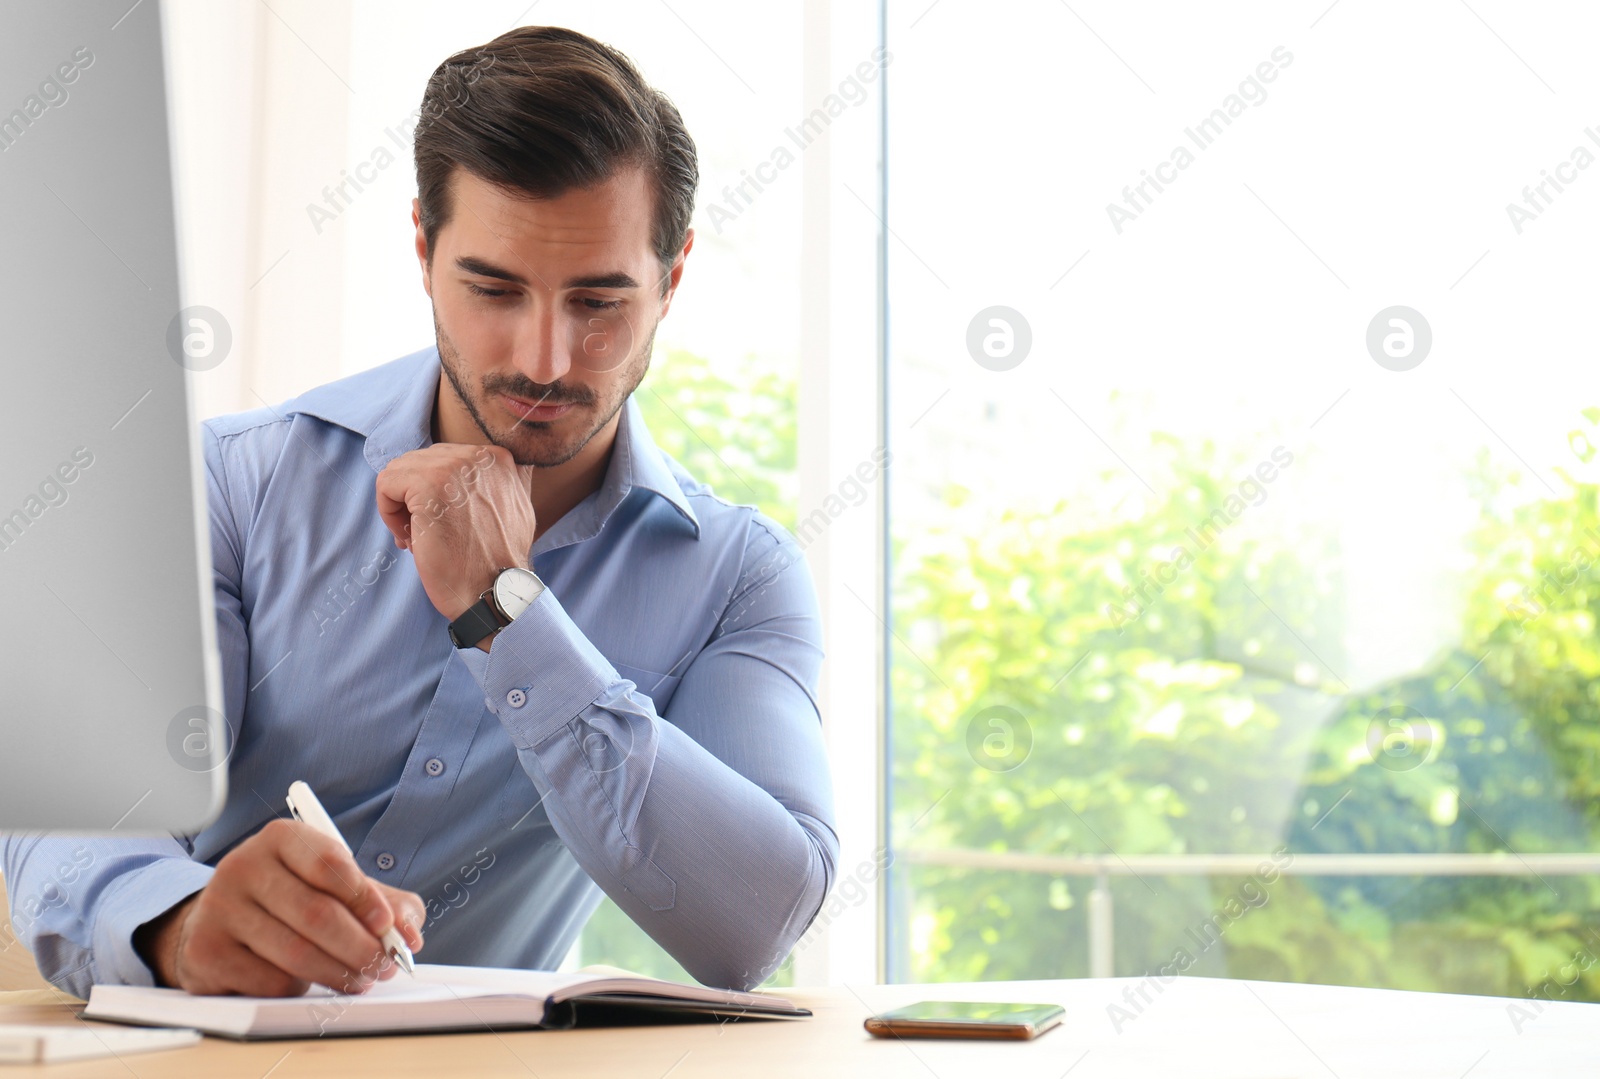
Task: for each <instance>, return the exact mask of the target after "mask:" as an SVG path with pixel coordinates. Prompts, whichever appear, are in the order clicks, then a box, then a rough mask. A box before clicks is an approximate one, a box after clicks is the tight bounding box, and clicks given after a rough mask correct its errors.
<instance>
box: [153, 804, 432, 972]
mask: <svg viewBox="0 0 1600 1079" xmlns="http://www.w3.org/2000/svg"><path fill="white" fill-rule="evenodd" d="M423 917H424V907H423V904H422V899H421V897H419V896H418V895H417V894H416V893H414V892H407V891H402V890H401V889H399V888H391V887H389V886H388V885H386V884H380V883H378V882H377V881H375V880H373V879H371V878H370V877H368V876H366V875H365V874H364V873H362V872H361V870H360V869H359V868H358V867H357V865H356V861H355V859H354V858H353V857H351V855H350V852H349V851H347V850H345V848H344V846H343V844H341V843H339V842H338V840H336V839H333V838H332V837H330V836H325V835H323V834H322V833H321V832H318V831H317V830H316V829H314V828H312V827H311V826H310V825H307V824H304V823H301V822H299V821H293V820H284V819H281V818H280V819H278V820H273V821H269V822H268V823H267V825H266V826H265V827H264V828H262V829H261V830H260V831H259V832H257V833H256V834H255V835H253V836H251V837H250V838H249V839H247V840H245V841H244V842H243V843H240V844H239V845H238V846H237V847H235V848H234V849H233V850H231V851H229V852H228V853H227V854H226V855H225V856H224V857H223V858H222V860H221V861H220V862H218V863H217V868H216V872H215V873H213V874H212V877H211V881H210V883H208V884H207V885H206V886H205V887H204V888H202V889H201V890H200V891H198V892H196V893H195V894H194V895H192V896H190V897H189V898H188V899H185V900H184V901H183V902H181V903H179V904H177V905H176V906H174V907H173V908H172V909H170V910H168V911H167V912H166V913H165V914H163V915H161V916H160V917H159V918H156V919H153V920H152V921H149V922H146V923H145V924H144V925H142V926H140V928H139V931H138V932H137V933H136V934H135V935H134V944H135V948H136V949H137V950H138V951H139V953H140V954H141V955H142V956H143V957H144V960H145V963H146V965H148V966H149V967H150V969H151V971H152V972H153V973H154V974H155V976H156V981H157V984H159V985H164V986H170V987H172V988H177V989H185V990H187V991H188V992H190V993H206V994H211V993H241V994H245V995H248V996H258V997H292V996H299V995H300V994H301V993H304V992H305V991H306V989H307V988H309V986H310V984H311V983H312V982H316V983H318V984H320V985H326V986H328V987H329V988H330V989H336V990H338V991H340V992H344V993H360V992H363V991H365V990H366V989H367V988H368V987H370V986H371V985H372V983H373V982H375V981H382V980H385V979H388V978H390V977H392V976H393V975H394V972H395V969H396V967H395V964H394V961H393V960H391V959H390V958H389V957H388V956H387V955H385V954H384V951H383V946H382V945H381V944H380V943H379V941H378V937H379V935H380V934H381V933H383V931H384V930H386V929H388V928H389V927H390V926H393V925H398V926H399V927H400V935H401V936H402V937H404V938H405V941H406V943H407V944H408V945H409V946H410V947H411V950H412V951H417V950H419V949H420V948H421V947H422V933H421V932H420V930H419V929H418V927H419V926H421V925H422V922H423Z"/></svg>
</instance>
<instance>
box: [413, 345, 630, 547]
mask: <svg viewBox="0 0 1600 1079" xmlns="http://www.w3.org/2000/svg"><path fill="white" fill-rule="evenodd" d="M621 420H622V410H621V409H618V410H617V414H616V415H615V416H612V417H611V421H610V422H609V423H607V424H606V425H605V426H604V427H602V428H601V429H600V430H599V431H596V432H595V435H594V437H593V438H591V439H590V440H589V441H588V442H587V443H585V445H584V447H583V449H581V450H579V451H578V453H577V455H576V456H575V457H573V458H572V460H570V461H565V462H563V463H561V464H559V465H552V466H550V467H549V468H538V469H535V470H534V473H533V485H532V488H531V490H530V491H529V492H528V493H529V497H530V498H531V500H532V502H533V512H534V516H535V518H537V520H538V526H537V531H536V532H535V533H534V539H535V540H537V539H538V538H539V537H540V536H542V535H544V534H545V532H547V531H548V530H549V529H550V527H551V526H552V525H554V524H555V523H556V522H557V521H559V520H561V518H563V517H565V516H566V515H567V513H568V512H569V511H570V510H571V509H572V508H573V507H574V506H576V505H577V504H578V503H579V502H582V501H583V500H584V499H585V498H588V497H589V495H591V494H593V493H594V492H595V491H598V490H599V489H600V485H601V483H603V482H604V481H605V476H606V469H607V468H608V467H609V466H610V463H611V449H612V447H613V446H615V445H616V441H617V428H618V425H619V424H620V423H621ZM433 440H434V441H435V442H454V443H459V444H462V445H468V446H487V445H490V442H489V439H488V438H487V437H486V436H485V435H484V433H483V430H482V428H480V427H479V426H478V425H477V423H476V422H475V421H474V420H473V418H472V416H471V414H470V413H468V412H467V410H466V407H465V406H464V405H462V403H461V401H460V400H459V399H458V398H457V397H456V393H455V387H453V386H451V385H450V383H449V380H448V379H447V378H445V376H444V375H443V374H441V375H440V376H439V388H438V391H437V393H435V395H434V405H433Z"/></svg>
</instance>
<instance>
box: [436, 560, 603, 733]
mask: <svg viewBox="0 0 1600 1079" xmlns="http://www.w3.org/2000/svg"><path fill="white" fill-rule="evenodd" d="M456 652H457V654H458V655H460V656H461V658H462V661H463V662H465V663H466V665H467V669H468V670H470V671H471V672H472V674H473V676H474V677H475V678H477V679H478V684H479V685H481V686H482V687H483V694H484V700H483V703H484V705H485V706H486V707H487V708H488V709H489V711H491V712H493V713H495V715H497V716H499V717H500V722H501V724H502V725H503V726H504V727H505V729H506V732H507V733H508V734H510V736H511V741H512V744H513V745H515V746H516V747H517V748H518V749H532V748H533V747H534V746H537V745H538V744H539V743H540V742H543V741H544V740H545V739H546V738H548V737H549V736H550V735H551V734H553V733H554V732H555V731H557V730H560V729H561V728H563V727H565V726H566V725H567V724H568V723H570V722H572V720H574V719H576V718H577V716H578V715H579V713H581V712H582V711H583V710H584V709H585V708H587V707H588V706H589V705H590V704H592V703H594V700H595V698H597V697H599V696H600V694H602V693H604V692H605V691H606V688H607V687H608V686H611V685H613V684H615V683H617V682H620V681H622V676H621V675H620V674H618V673H617V669H616V668H615V667H613V666H612V665H611V661H610V660H608V659H606V657H605V656H603V655H601V654H600V650H599V649H597V648H595V646H594V645H593V644H591V643H590V642H589V638H588V637H585V636H584V635H583V631H582V630H580V629H579V628H578V627H577V625H576V624H575V623H574V622H573V621H572V619H571V618H570V617H569V616H568V615H567V612H566V608H564V607H562V606H561V603H560V601H558V600H557V599H556V597H555V596H554V595H553V594H552V593H551V591H550V590H549V589H548V588H547V589H545V590H544V591H543V592H541V593H540V594H539V597H538V598H537V599H535V600H534V601H533V603H532V604H531V605H530V606H529V607H528V609H527V610H526V611H523V612H522V613H521V614H520V615H518V616H517V617H516V618H515V619H514V620H513V621H512V623H511V624H510V625H509V626H507V627H505V628H504V629H502V630H501V631H500V632H499V633H497V634H496V635H495V638H494V641H493V642H492V643H491V644H490V646H489V651H488V653H487V654H486V653H485V652H484V651H483V649H481V648H458V649H456ZM468 653H472V654H471V655H468Z"/></svg>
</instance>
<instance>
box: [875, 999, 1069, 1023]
mask: <svg viewBox="0 0 1600 1079" xmlns="http://www.w3.org/2000/svg"><path fill="white" fill-rule="evenodd" d="M1061 1010H1062V1009H1061V1006H1060V1005H1058V1004H980V1003H976V1002H973V1001H960V1000H925V1001H922V1002H921V1003H920V1004H912V1005H910V1006H908V1007H905V1008H896V1009H895V1010H894V1011H892V1012H884V1013H883V1014H882V1015H880V1016H877V1018H879V1019H887V1020H890V1021H896V1020H899V1021H906V1020H910V1021H913V1022H919V1021H920V1022H934V1023H1003V1024H1008V1025H1010V1024H1035V1023H1043V1022H1044V1021H1045V1020H1047V1019H1050V1018H1052V1017H1053V1016H1056V1015H1059V1014H1061Z"/></svg>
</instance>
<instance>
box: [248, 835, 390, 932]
mask: <svg viewBox="0 0 1600 1079" xmlns="http://www.w3.org/2000/svg"><path fill="white" fill-rule="evenodd" d="M285 823H286V824H287V825H288V826H289V829H288V831H286V832H284V833H283V834H282V835H280V836H277V837H276V838H277V839H278V854H279V857H280V858H281V859H282V862H283V864H284V866H286V867H287V868H288V869H289V871H290V873H291V874H292V875H293V876H294V877H297V878H298V879H299V880H300V881H302V882H304V883H305V884H307V885H309V886H310V887H311V888H313V889H315V890H317V891H319V892H324V893H326V894H327V895H329V896H332V897H333V898H334V899H335V900H337V901H338V902H339V903H341V904H343V905H344V907H345V908H346V909H347V910H348V911H349V912H350V914H351V915H352V916H353V918H354V919H356V920H357V921H359V923H360V925H361V926H363V927H365V930H366V931H367V932H368V933H369V934H370V935H371V936H373V937H377V936H378V935H379V934H381V933H383V932H384V931H385V930H386V929H388V928H389V927H390V926H392V925H394V910H393V909H392V908H391V907H390V906H389V900H388V899H387V897H386V896H385V894H384V890H383V889H382V888H381V887H379V886H378V885H377V882H376V881H374V880H372V879H371V878H370V877H368V876H367V875H366V874H365V873H363V872H361V867H360V866H358V865H356V860H355V857H354V856H353V855H352V854H351V853H350V852H349V850H347V849H346V848H345V845H344V844H343V843H341V842H339V841H338V840H337V839H334V838H333V837H332V836H326V835H323V834H322V833H321V832H319V831H317V830H316V829H315V828H312V827H311V826H310V825H308V824H303V823H301V822H298V821H286V822H285ZM269 879H270V877H269Z"/></svg>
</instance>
